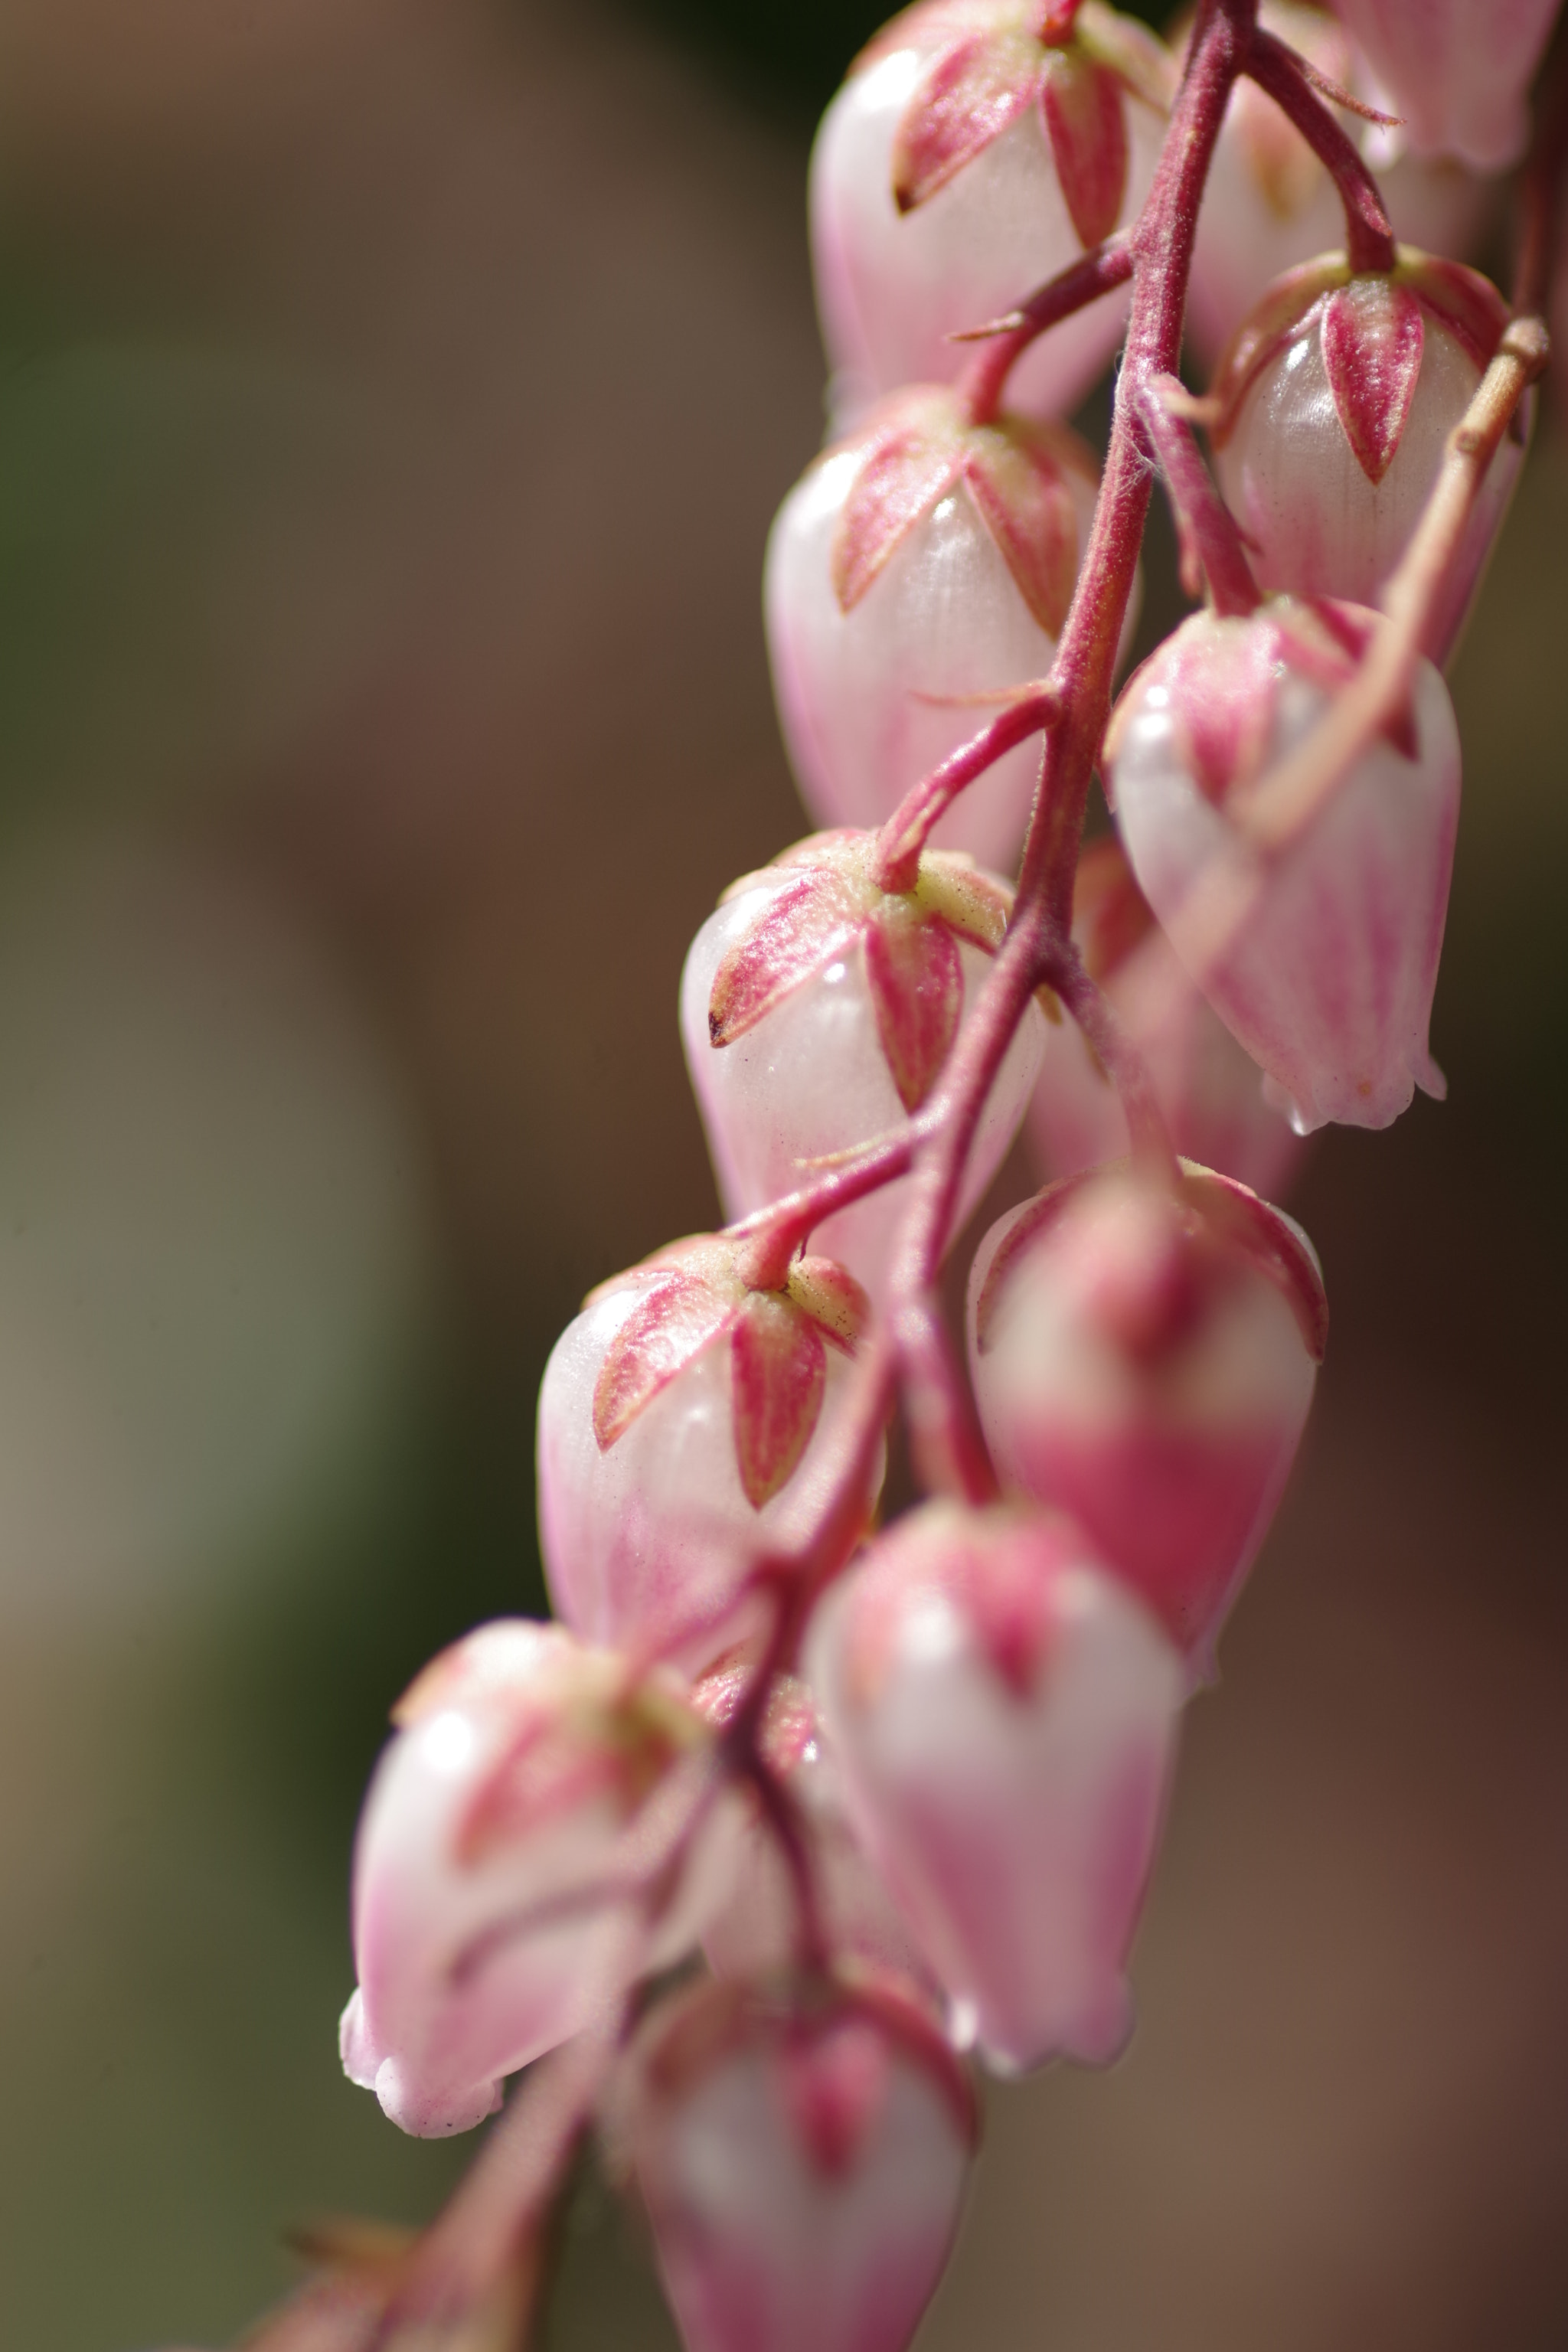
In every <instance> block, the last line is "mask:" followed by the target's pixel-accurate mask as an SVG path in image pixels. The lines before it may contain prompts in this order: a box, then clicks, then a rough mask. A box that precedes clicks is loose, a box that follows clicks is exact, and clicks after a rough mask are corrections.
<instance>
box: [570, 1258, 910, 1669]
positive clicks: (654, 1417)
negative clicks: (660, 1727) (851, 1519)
mask: <svg viewBox="0 0 1568 2352" xmlns="http://www.w3.org/2000/svg"><path fill="white" fill-rule="evenodd" d="M779 1272H780V1270H779V1269H775V1268H773V1267H771V1266H770V1267H766V1268H765V1269H763V1271H761V1272H758V1271H757V1269H756V1267H755V1265H754V1253H753V1252H752V1250H750V1249H749V1248H748V1247H747V1245H746V1244H743V1243H736V1242H732V1241H731V1240H730V1239H729V1238H727V1237H726V1236H724V1235H722V1234H719V1235H704V1236H700V1237H699V1238H697V1239H695V1240H692V1241H689V1242H684V1243H677V1244H674V1245H673V1246H672V1247H671V1248H669V1249H668V1250H665V1251H662V1252H661V1253H660V1254H659V1255H658V1256H656V1257H653V1258H650V1259H649V1260H648V1261H647V1264H646V1265H640V1266H634V1267H633V1268H632V1269H631V1271H630V1272H629V1273H626V1274H624V1275H619V1276H616V1278H615V1279H614V1280H613V1281H610V1282H607V1283H605V1285H603V1286H602V1287H601V1288H600V1289H598V1290H596V1291H595V1293H594V1295H593V1297H591V1298H590V1299H589V1300H588V1303H587V1305H586V1306H585V1307H584V1309H583V1312H582V1314H581V1315H579V1316H578V1318H577V1319H576V1321H575V1322H574V1323H572V1324H569V1325H568V1327H567V1328H566V1329H565V1331H563V1334H562V1336H561V1338H560V1339H558V1340H557V1341H556V1344H555V1347H554V1349H553V1351H552V1355H551V1358H550V1361H549V1363H548V1364H547V1365H546V1367H545V1372H544V1381H543V1384H542V1387H541V1390H540V1393H539V1528H540V1538H541V1542H542V1548H543V1553H544V1569H545V1575H546V1577H547V1579H548V1580H549V1585H550V1593H551V1599H552V1602H553V1603H554V1606H555V1609H556V1611H557V1612H558V1613H559V1615H561V1616H562V1617H563V1618H564V1620H565V1621H566V1622H567V1623H568V1624H569V1625H570V1626H572V1627H573V1629H574V1632H576V1633H578V1634H580V1635H581V1636H582V1637H583V1639H584V1640H585V1641H592V1642H601V1643H605V1644H609V1645H614V1646H615V1647H616V1648H618V1649H625V1650H630V1651H635V1652H637V1653H638V1654H644V1655H658V1656H664V1657H668V1658H670V1659H672V1660H673V1661H675V1662H676V1663H678V1664H681V1665H683V1666H685V1667H686V1668H687V1669H688V1670H689V1671H690V1672H692V1673H700V1671H701V1670H702V1669H703V1667H705V1666H707V1665H709V1664H711V1663H712V1662H713V1661H714V1660H715V1659H716V1658H717V1657H718V1656H719V1655H720V1654H721V1653H722V1652H723V1651H724V1650H726V1649H728V1648H730V1647H731V1646H732V1644H733V1643H735V1642H736V1641H737V1640H739V1639H742V1638H743V1637H744V1636H745V1635H746V1634H747V1633H750V1632H754V1631H756V1630H757V1629H758V1628H759V1626H760V1625H761V1624H762V1623H763V1622H765V1611H766V1609H767V1607H768V1605H769V1604H768V1602H767V1601H766V1598H765V1596H764V1595H763V1594H761V1593H760V1592H759V1591H756V1590H755V1589H754V1588H753V1586H752V1574H753V1571H754V1570H757V1569H758V1568H759V1567H760V1566H761V1564H762V1563H763V1561H764V1560H767V1559H775V1558H779V1557H788V1556H790V1555H792V1554H794V1553H795V1552H797V1551H799V1550H801V1549H804V1548H805V1546H806V1545H807V1544H809V1542H810V1540H811V1538H812V1536H813V1535H814V1533H815V1532H816V1528H817V1526H818V1525H819V1523H820V1520H821V1518H822V1516H823V1514H824V1513H825V1512H826V1510H827V1509H829V1508H830V1507H832V1505H833V1503H834V1501H835V1499H836V1497H837V1491H838V1487H839V1485H840V1482H841V1481H842V1479H843V1478H844V1477H845V1476H846V1475H847V1472H848V1469H849V1446H850V1444H851V1442H852V1430H851V1428H850V1425H849V1417H848V1416H847V1412H846V1405H847V1391H848V1389H849V1384H850V1379H851V1367H852V1361H853V1358H854V1355H855V1350H856V1348H857V1346H858V1342H859V1338H860V1334H861V1332H862V1331H863V1329H864V1328H865V1324H866V1319H867V1315H868V1307H867V1303H866V1298H865V1296H864V1294H863V1293H862V1291H861V1290H860V1287H859V1286H858V1284H857V1283H856V1282H855V1281H853V1280H852V1279H851V1277H850V1276H848V1275H847V1274H846V1273H845V1271H844V1269H843V1267H842V1266H840V1265H836V1264H834V1263H833V1262H832V1261H831V1260H830V1259H827V1258H821V1257H806V1258H796V1259H795V1260H794V1262H793V1263H791V1264H790V1265H789V1266H788V1267H787V1270H783V1279H782V1282H780V1281H776V1277H777V1275H778V1274H779ZM775 1283H776V1286H775ZM867 1476H868V1485H867V1490H866V1497H865V1500H866V1507H867V1509H868V1511H869V1509H870V1507H871V1504H872V1502H873V1500H874V1498H875V1495H876V1491H877V1487H878V1486H879V1484H880V1481H881V1462H880V1457H879V1458H878V1459H877V1460H876V1461H875V1462H874V1463H872V1464H871V1465H869V1469H868V1474H867Z"/></svg>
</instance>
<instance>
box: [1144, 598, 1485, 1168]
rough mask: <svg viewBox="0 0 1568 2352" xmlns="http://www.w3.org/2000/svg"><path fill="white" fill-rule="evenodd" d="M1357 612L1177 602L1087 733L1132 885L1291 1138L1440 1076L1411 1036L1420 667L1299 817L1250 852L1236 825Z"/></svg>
mask: <svg viewBox="0 0 1568 2352" xmlns="http://www.w3.org/2000/svg"><path fill="white" fill-rule="evenodd" d="M1376 625H1377V624H1376V621H1375V617H1374V615H1373V614H1370V613H1366V612H1359V611H1357V609H1356V608H1355V607H1354V606H1350V605H1343V604H1327V603H1318V604H1312V605H1305V604H1298V603H1295V602H1293V601H1290V600H1287V599H1283V598H1281V599H1279V600H1278V601H1276V602H1274V603H1271V604H1266V605H1264V606H1263V607H1262V608H1261V609H1260V610H1259V611H1258V612H1257V613H1255V614H1252V615H1250V617H1248V618H1246V619H1240V618H1235V619H1221V618H1218V617H1216V616H1215V614H1211V613H1198V614H1194V615H1193V617H1192V618H1191V619H1190V620H1188V621H1185V622H1184V623H1183V625H1182V626H1181V627H1180V628H1179V629H1178V630H1177V631H1176V633H1175V635H1173V636H1172V637H1168V638H1167V639H1166V641H1165V643H1164V644H1163V646H1161V647H1160V649H1159V651H1158V652H1157V653H1156V654H1154V655H1153V656H1152V658H1151V659H1150V660H1149V661H1148V662H1146V663H1145V664H1144V666H1143V667H1142V669H1141V670H1140V671H1139V672H1138V673H1137V675H1136V677H1134V678H1133V679H1132V680H1131V684H1130V685H1129V686H1128V688H1127V691H1126V693H1125V694H1124V695H1123V696H1122V698H1121V702H1120V704H1119V705H1118V707H1117V709H1116V711H1115V713H1114V714H1113V716H1112V719H1111V726H1110V732H1109V734H1108V736H1107V739H1106V762H1105V773H1106V781H1107V788H1108V790H1109V792H1110V794H1111V796H1112V799H1113V803H1114V806H1115V810H1116V821H1117V826H1118V829H1119V831H1120V833H1121V839H1122V842H1123V844H1124V845H1125V847H1126V850H1127V854H1128V856H1129V857H1130V859H1131V864H1132V869H1133V872H1134V873H1135V874H1136V876H1137V877H1138V881H1139V885H1140V887H1142V891H1143V894H1144V896H1145V897H1146V898H1147V899H1148V901H1149V903H1150V905H1151V906H1152V908H1153V909H1154V912H1155V914H1156V915H1157V916H1158V917H1159V919H1160V922H1161V924H1162V926H1163V929H1164V932H1165V935H1166V937H1167V938H1168V939H1169V940H1170V942H1171V945H1172V946H1173V948H1174V950H1175V951H1176V953H1177V955H1178V956H1179V957H1180V958H1181V961H1182V962H1183V964H1184V967H1185V969H1186V971H1187V972H1188V973H1189V975H1190V976H1191V978H1192V979H1193V981H1194V982H1195V983H1196V985H1197V986H1198V987H1199V988H1201V989H1202V990H1203V992H1204V994H1205V996H1206V997H1207V998H1208V1001H1209V1003H1211V1004H1212V1005H1213V1006H1214V1008H1215V1012H1216V1013H1218V1014H1219V1016H1220V1018H1221V1020H1222V1021H1224V1022H1225V1024H1226V1026H1227V1028H1229V1029H1230V1030H1231V1031H1232V1033H1233V1034H1235V1035H1236V1036H1237V1038H1239V1039H1240V1041H1241V1043H1242V1045H1245V1046H1246V1048H1247V1052H1248V1053H1249V1054H1250V1055H1252V1057H1253V1059H1254V1061H1256V1062H1257V1063H1258V1065H1259V1066H1261V1067H1262V1068H1263V1069H1264V1070H1266V1071H1267V1072H1268V1077H1269V1081H1270V1095H1271V1099H1273V1100H1275V1101H1277V1102H1278V1103H1279V1104H1280V1106H1281V1107H1282V1108H1284V1109H1286V1110H1287V1111H1288V1112H1289V1117H1290V1118H1291V1120H1292V1123H1293V1124H1294V1125H1295V1127H1296V1129H1297V1130H1298V1132H1299V1133H1300V1134H1309V1133H1310V1131H1311V1130H1312V1129H1314V1128H1317V1127H1321V1126H1323V1125H1324V1124H1325V1123H1326V1122H1327V1121H1328V1120H1330V1119H1337V1120H1340V1121H1342V1122H1343V1123H1344V1124H1346V1125H1348V1126H1352V1127H1387V1126H1388V1125H1389V1124H1390V1122H1391V1121H1392V1120H1394V1119H1395V1118H1398V1117H1399V1114H1400V1113H1401V1111H1403V1110H1405V1109H1406V1108H1408V1107H1409V1104H1410V1099H1411V1097H1412V1095H1413V1094H1414V1092H1415V1088H1416V1087H1418V1086H1419V1087H1422V1088H1423V1090H1424V1091H1425V1092H1426V1093H1427V1094H1431V1095H1437V1096H1441V1095H1442V1093H1443V1092H1444V1079H1443V1074H1442V1072H1441V1071H1440V1070H1439V1069H1438V1067H1437V1066H1436V1063H1435V1062H1434V1061H1433V1059H1432V1055H1431V1051H1430V1047H1429V1044H1428V1034H1427V1033H1428V1028H1429V1025H1430V1021H1431V1013H1432V996H1433V992H1434V990H1435V989H1436V982H1437V961H1438V957H1439V955H1440V953H1441V950H1442V944H1443V925H1444V919H1445V917H1446V915H1447V906H1448V883H1449V879H1450V877H1451V875H1452V872H1453V863H1454V838H1455V834H1456V831H1457V828H1458V813H1459V739H1458V728H1457V727H1456V725H1455V720H1454V711H1453V706H1452V704H1451V703H1450V701H1449V699H1448V695H1447V688H1445V686H1444V684H1443V681H1442V678H1441V677H1439V676H1438V674H1437V672H1436V669H1435V668H1434V667H1432V665H1431V663H1430V662H1426V661H1423V662H1421V663H1420V664H1419V665H1418V667H1417V670H1416V675H1415V685H1414V688H1413V691H1412V694H1411V698H1410V703H1409V707H1408V709H1407V711H1406V713H1405V719H1404V720H1403V722H1402V723H1400V724H1398V725H1396V726H1394V727H1393V728H1392V729H1391V730H1388V731H1387V732H1385V733H1384V734H1383V735H1380V736H1378V737H1377V738H1375V739H1374V740H1373V741H1372V742H1371V743H1370V744H1369V745H1368V747H1367V748H1366V749H1365V750H1364V751H1363V752H1362V753H1361V755H1360V757H1359V758H1358V759H1356V760H1355V761H1353V762H1352V765H1351V767H1350V769H1349V772H1347V773H1346V774H1345V775H1344V776H1343V777H1342V779H1341V780H1340V782H1338V783H1337V785H1336V786H1335V788H1334V790H1333V791H1332V792H1331V794H1330V795H1329V797H1328V799H1327V802H1326V804H1325V805H1324V806H1323V807H1322V808H1321V809H1320V810H1319V811H1318V812H1317V814H1315V816H1314V818H1313V820H1312V822H1311V823H1310V824H1309V825H1307V827H1306V828H1305V830H1304V831H1302V832H1301V833H1300V834H1299V835H1297V836H1296V837H1295V838H1294V839H1292V840H1290V841H1289V843H1288V844H1287V845H1284V846H1282V847H1279V848H1278V849H1274V850H1272V851H1271V854H1270V855H1269V856H1268V858H1267V859H1265V858H1264V857H1263V856H1262V855H1261V853H1260V852H1258V851H1255V849H1254V847H1253V845H1252V837H1251V835H1250V833H1249V832H1248V830H1247V825H1248V809H1249V804H1250V796H1251V794H1252V793H1253V792H1254V790H1255V788H1259V787H1260V786H1261V783H1262V782H1263V780H1264V779H1265V778H1266V777H1267V775H1268V771H1269V770H1270V768H1272V767H1274V766H1275V765H1276V764H1277V763H1278V762H1279V761H1281V760H1283V759H1284V757H1285V756H1286V755H1287V754H1288V753H1289V752H1290V751H1293V750H1294V749H1296V748H1297V747H1298V746H1299V745H1300V744H1301V743H1302V742H1303V741H1305V740H1306V739H1307V737H1308V736H1309V735H1310V733H1311V732H1312V730H1313V729H1314V728H1315V727H1316V726H1317V724H1318V722H1319V720H1320V719H1321V718H1322V716H1323V714H1324V712H1325V711H1326V710H1327V709H1328V708H1329V704H1330V702H1331V698H1332V697H1333V696H1334V694H1335V693H1337V692H1338V691H1339V690H1340V689H1341V688H1342V687H1343V685H1344V684H1345V683H1346V681H1347V680H1348V679H1349V678H1350V677H1351V676H1352V674H1353V671H1354V669H1355V667H1356V665H1357V662H1358V661H1359V660H1360V658H1361V657H1362V655H1363V652H1364V649H1365V646H1366V644H1367V642H1368V639H1369V635H1370V633H1371V631H1372V630H1373V628H1374V627H1375V626H1376Z"/></svg>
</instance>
